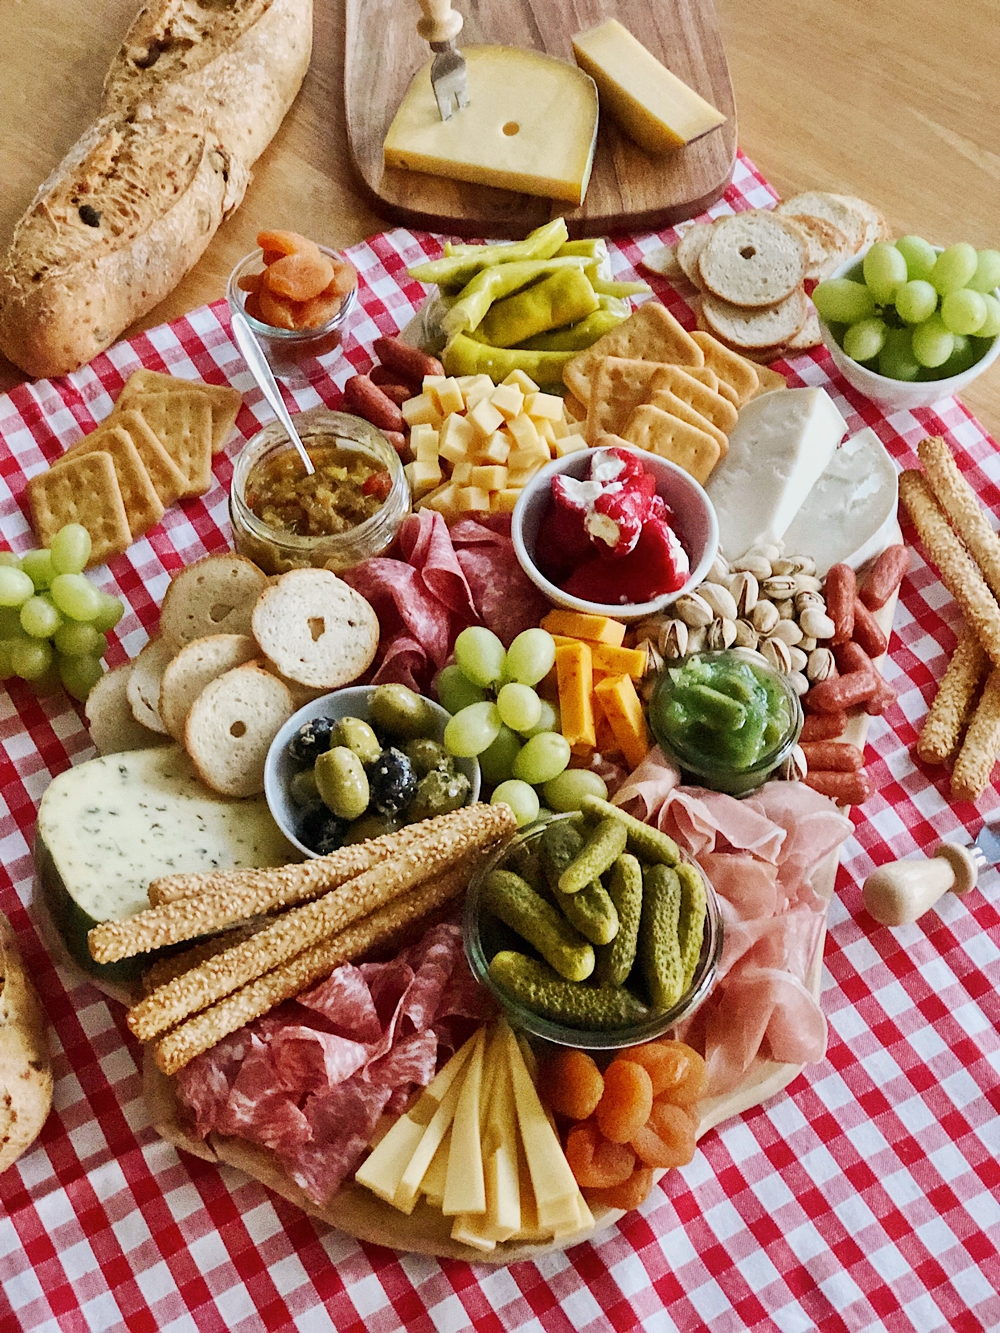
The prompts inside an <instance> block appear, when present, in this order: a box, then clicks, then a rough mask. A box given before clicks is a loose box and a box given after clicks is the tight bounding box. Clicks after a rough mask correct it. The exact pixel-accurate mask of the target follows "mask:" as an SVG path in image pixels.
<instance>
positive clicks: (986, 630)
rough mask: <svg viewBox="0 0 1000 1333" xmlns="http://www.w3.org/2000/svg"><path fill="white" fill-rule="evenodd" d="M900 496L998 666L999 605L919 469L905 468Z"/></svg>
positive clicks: (968, 622)
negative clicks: (908, 469) (916, 470)
mask: <svg viewBox="0 0 1000 1333" xmlns="http://www.w3.org/2000/svg"><path fill="white" fill-rule="evenodd" d="M899 498H900V499H901V500H902V502H903V504H904V505H905V506H906V508H907V510H908V511H909V514H910V517H911V518H912V519H913V523H914V526H915V527H916V529H917V533H918V535H919V537H920V540H921V541H922V542H923V544H924V547H925V548H926V550H927V554H928V556H929V557H930V559H931V561H932V563H933V564H935V565H936V566H937V569H938V573H939V574H940V575H941V582H942V583H943V584H944V586H945V587H946V588H947V589H948V591H949V592H950V593H951V595H952V597H954V599H955V601H956V602H957V603H958V604H959V606H960V607H961V608H962V612H963V614H964V616H965V621H966V624H967V625H969V626H970V628H972V629H973V630H975V633H976V637H977V638H978V639H979V642H980V643H981V644H982V646H983V649H984V650H985V652H986V654H987V655H988V657H989V659H990V661H991V662H992V663H993V665H994V666H1000V606H998V605H997V601H996V598H995V597H994V596H993V594H992V593H991V592H990V590H989V588H988V587H987V586H986V584H985V582H984V581H983V576H982V574H980V572H979V570H978V568H977V567H976V564H975V562H974V561H973V560H972V559H971V558H970V557H969V555H968V553H967V552H966V550H965V547H964V546H963V545H962V543H961V542H960V541H959V539H958V538H957V537H956V536H955V534H954V532H952V530H951V528H950V527H949V525H948V520H947V519H946V518H945V516H944V514H943V513H942V512H941V509H940V508H939V507H938V503H937V501H936V500H935V499H934V494H933V492H932V491H931V488H930V486H929V485H928V482H927V478H926V477H925V476H924V475H923V473H922V472H904V473H902V474H901V475H900V478H899Z"/></svg>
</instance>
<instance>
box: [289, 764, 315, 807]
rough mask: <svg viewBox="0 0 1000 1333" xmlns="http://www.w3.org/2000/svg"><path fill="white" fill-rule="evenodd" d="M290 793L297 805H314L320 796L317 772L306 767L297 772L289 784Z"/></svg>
mask: <svg viewBox="0 0 1000 1333" xmlns="http://www.w3.org/2000/svg"><path fill="white" fill-rule="evenodd" d="M288 794H289V796H290V797H291V798H292V800H293V801H294V802H295V804H296V805H312V804H313V803H314V802H315V801H316V799H317V797H318V796H319V789H318V788H317V786H316V774H315V773H314V772H313V770H312V769H311V768H304V769H303V770H302V772H301V773H296V774H295V777H294V778H292V780H291V782H290V783H289V784H288Z"/></svg>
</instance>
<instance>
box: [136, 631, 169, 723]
mask: <svg viewBox="0 0 1000 1333" xmlns="http://www.w3.org/2000/svg"><path fill="white" fill-rule="evenodd" d="M171 657H173V653H172V652H171V651H170V649H169V648H168V647H167V645H166V644H165V643H164V642H163V640H162V639H150V641H149V643H147V644H146V646H145V648H143V650H142V652H141V653H140V654H139V656H138V657H137V658H136V659H135V661H134V662H133V663H132V671H131V673H130V675H129V678H128V680H127V681H126V682H125V693H126V695H127V696H128V701H129V705H130V707H131V709H132V716H133V717H134V718H135V720H136V722H138V723H139V724H140V725H141V726H143V727H148V728H149V730H150V731H159V732H161V733H162V734H164V735H165V734H166V730H167V729H166V727H165V726H164V725H163V719H162V718H161V717H160V681H161V680H162V679H163V673H164V671H166V669H167V663H168V662H169V661H170V659H171Z"/></svg>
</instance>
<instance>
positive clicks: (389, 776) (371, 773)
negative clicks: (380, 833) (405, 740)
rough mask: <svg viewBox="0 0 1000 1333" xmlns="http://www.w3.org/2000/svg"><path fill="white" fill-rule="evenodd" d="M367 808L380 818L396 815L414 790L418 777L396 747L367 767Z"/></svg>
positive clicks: (391, 747) (385, 751)
mask: <svg viewBox="0 0 1000 1333" xmlns="http://www.w3.org/2000/svg"><path fill="white" fill-rule="evenodd" d="M365 772H366V773H367V775H368V787H369V790H370V804H371V805H372V806H374V808H375V809H376V810H378V811H379V813H380V814H383V815H395V814H398V813H399V811H400V810H402V808H403V806H404V805H406V804H407V803H408V801H409V800H410V798H411V797H412V795H413V793H414V792H415V791H416V789H417V775H416V773H414V771H413V765H412V764H411V763H410V761H409V759H407V757H406V755H405V754H403V752H402V750H397V749H396V748H395V746H390V747H389V748H388V749H386V750H383V751H382V753H381V754H380V755H379V757H378V758H377V759H376V760H375V761H374V763H371V764H369V765H368V766H367V767H366V769H365Z"/></svg>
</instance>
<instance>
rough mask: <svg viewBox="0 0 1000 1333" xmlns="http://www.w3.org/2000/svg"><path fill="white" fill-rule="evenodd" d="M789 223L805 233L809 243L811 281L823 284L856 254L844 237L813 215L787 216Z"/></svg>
mask: <svg viewBox="0 0 1000 1333" xmlns="http://www.w3.org/2000/svg"><path fill="white" fill-rule="evenodd" d="M786 221H787V222H788V223H789V225H791V226H794V227H795V228H796V229H797V230H798V231H799V232H801V233H802V239H803V240H804V241H805V243H806V251H807V254H808V267H807V268H806V277H807V278H809V279H813V280H815V281H816V282H821V281H822V280H823V279H824V278H828V277H829V276H830V274H831V273H832V272H833V271H834V269H836V268H839V266H840V265H841V264H843V263H844V262H845V261H846V260H848V259H850V258H851V256H852V255H853V254H854V251H853V250H852V249H851V243H850V242H849V241H848V239H847V237H846V236H845V235H844V233H843V232H842V231H841V230H840V228H839V227H835V226H834V225H833V223H832V222H827V220H826V218H818V217H816V216H814V215H813V214H812V213H796V214H795V215H794V217H793V216H792V215H791V214H788V215H787V216H786Z"/></svg>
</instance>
